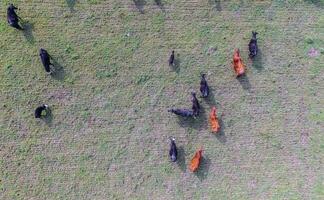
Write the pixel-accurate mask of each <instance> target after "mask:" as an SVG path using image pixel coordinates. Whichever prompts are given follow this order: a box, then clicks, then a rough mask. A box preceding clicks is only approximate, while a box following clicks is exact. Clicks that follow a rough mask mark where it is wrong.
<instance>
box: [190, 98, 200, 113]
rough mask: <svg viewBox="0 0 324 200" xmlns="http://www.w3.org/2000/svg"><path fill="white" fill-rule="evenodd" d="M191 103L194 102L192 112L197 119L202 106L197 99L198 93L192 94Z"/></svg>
mask: <svg viewBox="0 0 324 200" xmlns="http://www.w3.org/2000/svg"><path fill="white" fill-rule="evenodd" d="M191 96H192V97H191V102H192V112H193V115H194V117H197V116H198V115H199V111H200V105H199V102H198V99H197V97H196V93H195V92H192V93H191Z"/></svg>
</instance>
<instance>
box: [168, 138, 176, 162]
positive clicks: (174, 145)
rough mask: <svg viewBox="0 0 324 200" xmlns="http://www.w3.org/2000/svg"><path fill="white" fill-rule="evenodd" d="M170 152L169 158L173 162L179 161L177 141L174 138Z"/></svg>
mask: <svg viewBox="0 0 324 200" xmlns="http://www.w3.org/2000/svg"><path fill="white" fill-rule="evenodd" d="M170 141H171V143H170V150H169V156H170V159H171V161H172V162H175V161H177V158H178V150H177V146H176V144H175V139H174V138H172V137H171V138H170Z"/></svg>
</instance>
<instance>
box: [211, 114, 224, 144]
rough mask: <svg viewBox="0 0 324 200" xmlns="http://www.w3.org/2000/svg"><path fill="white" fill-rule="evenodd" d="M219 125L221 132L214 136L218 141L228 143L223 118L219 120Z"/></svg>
mask: <svg viewBox="0 0 324 200" xmlns="http://www.w3.org/2000/svg"><path fill="white" fill-rule="evenodd" d="M218 123H219V126H220V130H219V132H218V133H216V134H214V135H215V137H216V138H217V140H218V141H219V142H221V143H223V144H225V143H226V141H227V139H226V135H225V132H224V129H225V128H224V122H223V120H222V118H221V117H220V118H218Z"/></svg>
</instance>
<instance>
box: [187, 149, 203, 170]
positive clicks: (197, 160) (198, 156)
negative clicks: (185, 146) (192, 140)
mask: <svg viewBox="0 0 324 200" xmlns="http://www.w3.org/2000/svg"><path fill="white" fill-rule="evenodd" d="M201 158H202V149H201V148H200V149H199V150H198V151H197V152H196V153H195V155H194V157H193V158H192V159H191V162H190V166H189V169H190V171H191V172H195V171H197V169H198V168H199V165H200V161H201Z"/></svg>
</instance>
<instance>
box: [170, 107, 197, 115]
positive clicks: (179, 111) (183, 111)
mask: <svg viewBox="0 0 324 200" xmlns="http://www.w3.org/2000/svg"><path fill="white" fill-rule="evenodd" d="M168 112H172V113H174V114H176V115H179V116H181V117H192V116H194V113H193V111H191V110H188V109H181V108H177V109H173V108H172V109H169V110H168Z"/></svg>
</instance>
